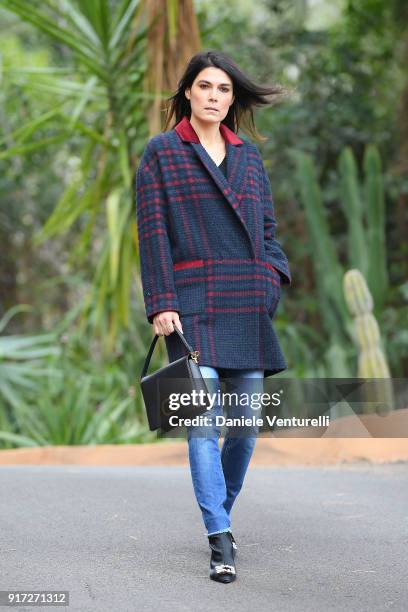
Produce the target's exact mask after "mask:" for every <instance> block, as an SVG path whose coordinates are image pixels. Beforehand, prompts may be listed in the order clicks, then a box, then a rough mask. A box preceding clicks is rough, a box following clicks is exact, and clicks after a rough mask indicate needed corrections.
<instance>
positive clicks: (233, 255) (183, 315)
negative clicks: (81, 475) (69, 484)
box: [136, 51, 291, 583]
mask: <svg viewBox="0 0 408 612" xmlns="http://www.w3.org/2000/svg"><path fill="white" fill-rule="evenodd" d="M279 91H280V90H279V88H278V87H260V86H257V85H255V84H254V83H253V82H251V80H250V79H249V78H248V77H247V76H245V75H244V74H243V72H242V71H241V70H240V69H239V67H238V66H237V65H236V64H235V63H234V62H233V61H232V60H231V58H229V57H228V56H227V55H226V54H224V53H221V52H218V51H209V52H203V53H198V54H197V55H195V56H194V57H193V58H192V59H191V60H190V62H189V64H188V66H187V67H186V70H185V73H184V75H183V76H182V78H181V80H180V82H179V84H178V90H177V92H176V93H175V95H174V96H172V98H170V100H171V105H170V106H169V112H168V116H167V121H166V125H165V131H163V132H162V133H161V134H159V135H157V136H154V137H153V138H151V139H150V140H149V142H148V144H147V146H146V148H145V151H144V154H143V156H142V159H141V162H140V164H139V167H138V170H137V176H136V192H137V222H138V236H139V256H140V264H141V277H142V285H143V293H144V301H145V308H146V315H147V319H148V321H149V323H151V324H152V325H153V330H154V333H155V334H157V335H159V336H164V337H165V342H166V348H167V353H168V357H169V361H170V362H172V361H174V360H176V359H178V358H180V357H182V356H183V355H184V354H185V349H184V347H183V345H182V343H181V342H180V340H179V338H178V336H177V334H176V333H173V332H174V327H175V326H176V327H177V328H178V329H180V331H181V332H182V333H183V334H184V335H185V337H186V339H187V341H188V342H189V343H190V344H191V345H192V346H193V347H194V349H195V350H198V351H199V364H200V370H201V373H202V375H203V377H204V378H205V380H206V383H207V387H208V390H209V392H210V393H214V392H216V391H219V390H220V389H221V386H220V380H224V379H225V382H226V391H227V392H228V391H231V390H233V391H234V392H235V394H236V395H237V396H238V397H240V396H241V394H243V393H248V394H251V393H254V392H257V393H259V392H262V388H263V379H264V378H265V377H267V376H270V375H273V374H276V373H278V372H280V371H282V370H284V369H285V368H286V367H287V365H286V362H285V359H284V356H283V354H282V351H281V349H280V346H279V342H278V339H277V337H276V334H275V331H274V328H273V325H272V319H273V316H274V314H275V311H276V308H277V306H278V303H279V299H280V295H281V285H285V284H286V285H289V284H290V283H291V277H290V272H289V268H288V260H287V257H286V255H285V253H284V252H283V250H282V248H281V246H280V244H279V242H278V241H277V240H276V238H275V228H276V220H275V215H274V208H273V202H272V193H271V186H270V182H269V178H268V175H267V173H266V171H265V168H264V165H263V162H262V158H261V156H260V153H259V151H258V148H257V147H256V145H255V144H253V143H252V142H251V141H249V140H247V139H242V138H240V137H238V136H237V133H236V132H237V131H238V129H239V127H240V124H241V123H243V122H245V123H246V124H247V125H249V131H250V133H251V135H253V136H255V137H257V132H256V129H255V125H254V121H253V107H254V106H260V105H264V104H268V103H269V102H268V100H267V96H269V95H273V94H276V93H279ZM172 119H173V120H174V126H173V128H172V129H170V130H168V131H166V130H167V128H168V127H169V124H170V122H171V121H172ZM249 397H251V396H250V395H249ZM226 408H227V412H228V416H229V417H230V416H232V417H240V416H244V417H247V416H252V415H256V416H259V415H258V412H257V410H259V408H257V409H256V410H255V409H254V406H252V405H250V406H246V405H241V403H240V402H237V401H236V402H235V404H234V403H233V404H232V405H228V406H227V407H226ZM222 414H223V406H222V405H221V402H220V403H218V404H215V405H214V406H213V408H211V410H209V411H207V412H206V414H205V416H207V417H208V420H207V423H208V422H209V423H210V424H209V425H206V426H205V427H202V426H191V427H188V428H187V433H188V451H189V461H190V470H191V477H192V483H193V488H194V492H195V495H196V499H197V502H198V505H199V507H200V509H201V513H202V517H203V521H204V525H205V527H206V536H207V537H208V542H209V546H210V549H211V560H210V578H212V579H213V580H216V581H218V582H224V583H226V582H232V581H233V580H235V578H236V566H235V553H236V550H237V544H236V542H235V539H234V537H233V535H232V531H231V518H230V513H231V509H232V506H233V504H234V502H235V499H236V497H237V495H238V493H239V491H240V490H241V488H242V484H243V481H244V478H245V473H246V471H247V467H248V465H249V462H250V459H251V456H252V453H253V449H254V446H255V441H256V437H257V434H258V428H257V426H250V427H245V428H244V427H239V426H236V427H229V428H228V429H227V433H226V435H225V439H224V443H223V446H222V449H221V451H220V449H219V447H218V441H219V437H220V433H221V430H220V427H218V426H217V424H216V419H215V417H216V416H217V415H222Z"/></svg>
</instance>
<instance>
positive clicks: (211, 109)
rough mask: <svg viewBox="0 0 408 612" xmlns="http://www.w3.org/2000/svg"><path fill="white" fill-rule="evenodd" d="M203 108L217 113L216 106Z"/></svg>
mask: <svg viewBox="0 0 408 612" xmlns="http://www.w3.org/2000/svg"><path fill="white" fill-rule="evenodd" d="M204 110H208V111H213V112H214V113H218V110H217V109H216V108H205V109H204Z"/></svg>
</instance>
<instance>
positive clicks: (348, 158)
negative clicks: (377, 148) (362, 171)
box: [339, 147, 368, 277]
mask: <svg viewBox="0 0 408 612" xmlns="http://www.w3.org/2000/svg"><path fill="white" fill-rule="evenodd" d="M339 173H340V192H341V203H342V206H343V210H344V212H345V215H346V217H347V220H348V260H349V265H350V267H351V268H357V269H358V270H360V272H361V274H363V275H364V276H365V277H366V276H367V273H368V252H367V236H366V235H365V231H364V225H363V210H364V209H363V203H362V201H361V194H360V187H359V184H358V176H357V165H356V161H355V158H354V155H353V152H352V150H351V148H350V147H345V148H344V149H343V151H342V153H341V155H340V157H339Z"/></svg>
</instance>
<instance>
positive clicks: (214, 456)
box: [186, 365, 264, 535]
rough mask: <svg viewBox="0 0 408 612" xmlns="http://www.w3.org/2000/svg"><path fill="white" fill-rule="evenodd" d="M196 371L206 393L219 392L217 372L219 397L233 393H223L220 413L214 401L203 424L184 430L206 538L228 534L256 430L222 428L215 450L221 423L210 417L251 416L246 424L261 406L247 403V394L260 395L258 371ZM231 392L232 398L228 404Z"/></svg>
mask: <svg viewBox="0 0 408 612" xmlns="http://www.w3.org/2000/svg"><path fill="white" fill-rule="evenodd" d="M200 371H201V373H202V375H203V378H204V379H205V382H206V384H207V388H208V391H209V393H210V394H213V393H217V391H220V393H221V386H220V379H219V375H220V374H221V376H222V377H223V379H225V394H228V393H230V394H233V395H232V396H231V401H229V399H228V396H227V395H225V401H224V410H223V402H222V398H220V399H221V401H215V403H214V405H213V407H212V408H211V410H207V411H206V412H205V413H204V414H203V416H206V417H207V419H208V421H207V423H209V424H207V425H197V426H189V427H187V428H186V430H187V439H188V454H189V461H190V471H191V478H192V481H193V488H194V493H195V496H196V499H197V502H198V505H199V507H200V509H201V513H202V516H203V520H204V524H205V527H206V529H207V533H206V535H212V534H214V533H220V532H223V531H231V520H230V512H231V508H232V506H233V504H234V501H235V499H236V497H237V495H238V493H239V492H240V490H241V488H242V484H243V482H244V477H245V474H246V471H247V468H248V465H249V462H250V459H251V456H252V453H253V450H254V447H255V442H256V438H257V435H258V431H259V427H258V426H257V425H256V424H255V425H248V424H247V425H244V426H242V425H241V424H239V425H238V424H234V425H231V426H228V424H227V430H226V434H225V438H224V443H223V445H222V449H221V451H220V449H219V446H218V441H219V438H220V435H221V425H217V424H216V422H215V417H216V416H217V415H219V416H222V415H223V413H224V417H226V418H237V417H238V418H239V417H245V418H246V417H251V421H252V419H253V417H255V418H257V417H260V416H261V413H262V408H256V409H254V407H253V406H252V405H251V393H257V394H259V393H262V392H263V378H264V372H263V370H234V369H226V368H222V369H220V368H217V369H215V368H213V367H210V366H205V365H203V366H200ZM224 374H225V377H224ZM235 394H236V395H237V398H238V399H236V398H235V401H234V399H233V397H234V396H235ZM242 394H247V398H249V401H247V402H245V401H244V397H245V396H243V395H242ZM254 397H255V396H254ZM258 400H259V397H258ZM253 403H254V402H253ZM240 423H241V421H240Z"/></svg>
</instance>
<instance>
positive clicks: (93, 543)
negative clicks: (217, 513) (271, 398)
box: [0, 463, 408, 612]
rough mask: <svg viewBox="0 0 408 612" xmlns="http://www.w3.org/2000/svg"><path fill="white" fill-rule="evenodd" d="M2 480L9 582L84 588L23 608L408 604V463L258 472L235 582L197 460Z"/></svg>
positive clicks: (1, 576)
mask: <svg viewBox="0 0 408 612" xmlns="http://www.w3.org/2000/svg"><path fill="white" fill-rule="evenodd" d="M0 486H1V488H0V491H1V496H0V521H1V525H0V590H14V591H16V590H20V589H21V590H30V589H32V590H39V589H40V590H53V591H56V590H65V591H69V596H70V605H69V607H66V608H57V607H55V606H53V607H49V608H47V607H45V606H41V607H34V606H28V607H22V606H18V607H17V608H14V609H18V610H23V611H26V610H40V609H41V610H47V609H50V610H57V609H68V610H71V611H74V610H75V611H80V612H88V611H89V612H94V611H97V612H104V611H110V610H112V611H113V610H114V611H115V612H123V611H128V610H129V611H132V612H134V611H140V610H142V611H146V612H150V611H152V612H153V611H154V612H158V611H159V612H160V611H163V612H167V611H168V612H170V611H171V612H182V611H184V610H185V611H194V612H200V611H203V612H204V611H205V612H208V611H209V610H214V611H218V610H222V611H225V612H229V611H241V610H242V611H245V612H248V611H251V612H255V611H256V612H257V611H259V610H265V611H266V610H267V611H268V612H269V611H274V610H276V611H278V612H286V611H288V612H289V611H290V612H297V611H299V612H309V611H313V612H316V611H320V610H321V611H324V612H326V611H336V612H337V611H345V612H346V611H347V612H350V611H353V612H354V611H358V612H364V611H367V612H373V611H377V610H378V611H384V610H398V611H404V612H406V611H407V610H408V580H407V578H408V463H397V464H389V465H383V466H378V465H377V466H373V465H369V464H354V465H352V466H350V465H348V466H347V465H346V466H339V467H337V466H336V467H327V468H321V467H319V468H316V467H311V468H301V467H296V468H293V467H289V468H260V467H258V468H255V467H251V468H250V470H249V472H248V474H247V479H246V482H245V484H244V488H243V490H242V492H241V494H240V497H239V498H238V500H237V502H236V505H235V507H234V509H233V512H232V520H233V532H234V536H235V538H236V540H237V543H238V547H239V549H238V553H237V558H236V563H237V576H238V577H237V580H236V581H235V582H234V583H231V584H226V585H225V584H219V583H216V582H213V581H211V580H210V579H209V578H208V566H209V558H210V552H209V548H208V542H207V539H206V536H205V530H204V525H203V523H202V519H201V514H200V512H199V509H198V506H197V505H196V501H195V498H194V494H193V489H192V484H191V479H190V473H189V471H188V469H187V468H184V467H171V468H164V467H151V468H149V467H134V468H132V467H127V468H124V467H78V466H56V467H53V466H45V467H44V466H10V467H2V468H0ZM1 609H4V610H6V609H7V608H1Z"/></svg>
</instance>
